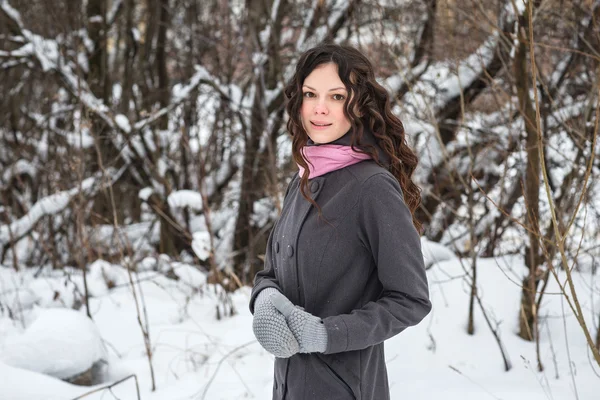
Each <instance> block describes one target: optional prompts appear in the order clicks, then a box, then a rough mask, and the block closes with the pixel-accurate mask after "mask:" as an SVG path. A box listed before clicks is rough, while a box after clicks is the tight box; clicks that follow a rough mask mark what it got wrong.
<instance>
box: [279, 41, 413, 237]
mask: <svg viewBox="0 0 600 400" xmlns="http://www.w3.org/2000/svg"><path fill="white" fill-rule="evenodd" d="M329 63H333V64H335V65H336V66H337V69H338V75H339V77H340V79H341V81H342V82H343V83H344V86H345V87H346V90H347V91H348V97H347V99H346V102H345V103H344V114H345V116H346V118H348V120H349V121H350V123H351V128H350V129H351V131H352V133H351V135H352V139H351V143H352V147H353V148H354V149H355V150H356V151H360V152H363V153H366V154H369V155H370V156H371V157H372V158H373V159H374V160H375V161H376V162H377V163H378V164H379V165H380V166H382V167H384V168H386V169H387V170H388V171H390V172H391V173H392V174H393V175H394V177H395V178H396V179H397V180H398V182H399V183H400V187H401V188H402V192H403V195H404V202H405V203H406V205H407V206H408V208H409V209H410V212H411V214H412V219H413V224H414V226H415V228H416V229H417V231H418V232H419V233H421V228H422V226H421V223H420V222H419V221H418V220H417V219H416V218H415V210H416V209H417V208H418V207H419V205H420V204H421V190H420V188H419V187H418V186H417V185H416V184H415V183H414V182H413V181H412V174H413V172H414V170H415V168H416V166H417V163H418V158H417V156H416V155H415V153H414V152H413V150H412V149H411V148H410V147H409V146H408V143H407V142H406V135H405V133H404V126H403V125H402V122H401V121H400V119H399V118H398V117H397V116H395V115H394V114H393V113H392V105H391V99H390V95H389V94H388V92H387V90H386V89H385V88H384V87H383V86H381V85H380V84H379V83H377V81H376V79H375V72H374V69H373V65H372V64H371V62H370V61H369V59H368V58H367V57H366V56H365V55H363V54H362V53H361V52H360V51H358V50H357V49H355V48H353V47H350V46H344V45H337V44H327V43H325V44H320V45H318V46H316V47H314V48H312V49H310V50H307V51H306V52H305V53H303V54H302V55H301V56H300V59H299V60H298V64H297V66H296V71H295V73H294V76H293V77H292V79H291V80H290V81H289V83H288V85H287V86H286V88H285V96H286V98H287V100H288V102H287V104H286V111H287V113H288V116H289V119H288V122H287V129H288V132H289V133H290V135H292V155H293V157H294V161H295V162H296V163H297V164H298V165H301V166H302V167H303V168H304V174H303V175H302V176H301V177H300V192H301V193H302V195H303V196H304V197H305V198H306V199H307V200H308V201H310V202H311V203H312V204H313V205H314V206H315V207H317V209H318V210H319V215H321V209H320V207H319V206H318V204H317V203H316V202H315V201H314V200H313V199H311V198H310V196H308V195H307V188H308V175H309V168H308V163H307V160H306V159H305V158H304V156H303V154H302V148H303V147H304V146H305V145H306V144H307V142H308V139H309V137H308V134H307V133H306V130H305V129H304V127H303V125H302V121H301V118H300V109H301V107H302V100H303V95H302V85H303V84H304V80H305V79H306V77H307V76H308V75H310V73H311V72H312V71H313V70H314V69H315V68H317V67H318V66H320V65H323V64H329ZM366 130H369V131H371V132H372V133H373V135H374V136H375V139H376V142H377V145H378V146H379V147H380V148H381V150H382V151H384V152H385V153H386V154H387V156H388V157H389V161H390V162H389V165H383V164H382V162H381V160H379V156H378V151H377V149H376V148H375V147H374V146H370V145H366V144H363V140H362V139H363V136H364V135H365V131H366Z"/></svg>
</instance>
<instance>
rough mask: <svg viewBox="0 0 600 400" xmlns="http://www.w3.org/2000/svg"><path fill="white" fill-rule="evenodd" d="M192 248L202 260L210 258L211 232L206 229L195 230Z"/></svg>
mask: <svg viewBox="0 0 600 400" xmlns="http://www.w3.org/2000/svg"><path fill="white" fill-rule="evenodd" d="M192 250H194V253H195V254H196V256H198V258H199V259H200V260H202V261H206V260H208V257H209V256H210V234H209V233H208V232H206V231H202V232H194V237H193V239H192Z"/></svg>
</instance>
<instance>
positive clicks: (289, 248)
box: [287, 246, 294, 257]
mask: <svg viewBox="0 0 600 400" xmlns="http://www.w3.org/2000/svg"><path fill="white" fill-rule="evenodd" d="M287 254H288V256H289V257H292V256H293V255H294V248H293V247H292V246H288V249H287Z"/></svg>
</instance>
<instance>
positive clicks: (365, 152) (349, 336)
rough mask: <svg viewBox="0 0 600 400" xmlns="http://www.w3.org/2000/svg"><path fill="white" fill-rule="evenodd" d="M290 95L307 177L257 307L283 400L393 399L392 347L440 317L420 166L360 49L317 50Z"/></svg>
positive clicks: (284, 224) (305, 59) (298, 183)
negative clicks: (427, 252)
mask: <svg viewBox="0 0 600 400" xmlns="http://www.w3.org/2000/svg"><path fill="white" fill-rule="evenodd" d="M285 94H286V96H287V98H288V100H289V102H288V104H287V112H288V114H289V121H288V124H287V127H288V130H289V133H290V134H291V135H292V138H293V147H292V152H293V157H294V160H295V161H296V163H297V164H298V167H299V173H298V174H296V175H295V176H294V178H293V179H292V181H291V182H290V184H289V186H288V189H287V192H286V195H285V200H284V205H283V210H282V213H281V216H280V217H279V220H278V221H277V224H276V225H275V227H274V228H273V230H272V231H271V235H270V237H269V240H268V243H267V249H266V256H265V268H264V270H263V271H261V272H259V273H258V274H257V275H256V278H255V283H254V288H253V291H252V296H251V299H250V310H251V311H252V312H253V314H254V320H253V329H254V333H255V335H256V337H257V339H258V341H259V342H260V343H261V345H262V346H263V347H264V348H265V349H266V350H268V351H270V352H271V353H272V354H274V355H275V356H276V358H275V377H274V383H273V399H275V400H283V399H285V400H346V399H361V400H383V399H389V398H390V394H389V386H388V378H387V370H386V366H385V356H384V348H383V341H384V340H386V339H389V338H390V337H392V336H394V335H396V334H398V333H400V332H402V331H403V330H404V329H406V328H408V327H409V326H413V325H416V324H417V323H419V322H420V321H421V320H422V319H423V318H424V317H425V316H426V315H427V314H428V313H429V311H430V310H431V303H430V301H429V292H428V285H427V277H426V275H425V268H424V265H423V256H422V253H421V242H420V239H419V230H420V224H419V222H418V221H416V220H415V219H414V217H413V213H414V211H415V209H416V208H417V207H418V205H419V203H420V201H421V197H420V192H419V188H418V187H417V186H416V185H415V184H414V183H413V182H412V180H411V175H412V173H413V171H414V169H415V167H416V165H417V158H416V156H415V154H414V153H413V151H412V150H411V149H410V148H409V147H408V145H407V142H406V139H405V134H404V129H403V126H402V123H401V122H400V120H399V119H398V118H397V117H396V116H394V115H393V114H392V112H391V104H390V96H389V95H388V93H387V91H386V90H385V89H384V88H383V87H382V86H381V85H379V84H378V83H377V81H376V80H375V74H374V71H373V66H372V65H371V63H370V61H369V60H368V59H367V58H366V57H365V56H364V55H363V54H361V53H360V52H359V51H358V50H356V49H354V48H351V47H346V46H338V45H333V44H323V45H319V46H317V47H315V48H313V49H310V50H308V51H307V52H306V53H304V54H303V55H302V56H301V57H300V60H299V61H298V65H297V67H296V71H295V75H294V77H293V78H292V80H291V81H290V83H289V85H288V86H287V88H286V90H285Z"/></svg>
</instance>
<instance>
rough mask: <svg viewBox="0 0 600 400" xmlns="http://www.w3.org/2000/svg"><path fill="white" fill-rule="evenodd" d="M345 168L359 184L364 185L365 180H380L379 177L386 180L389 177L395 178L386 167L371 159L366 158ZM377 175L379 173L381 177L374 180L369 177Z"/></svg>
mask: <svg viewBox="0 0 600 400" xmlns="http://www.w3.org/2000/svg"><path fill="white" fill-rule="evenodd" d="M347 169H348V172H349V173H351V174H352V175H353V176H354V177H355V179H356V180H357V181H358V182H357V183H358V184H360V185H361V186H362V185H364V184H365V183H366V182H367V181H371V182H377V181H380V180H381V178H383V180H387V179H389V178H392V179H393V180H395V179H396V178H394V175H392V173H391V172H389V171H388V170H387V169H385V168H383V167H382V166H380V165H379V164H377V163H376V162H375V161H373V160H367V161H363V162H360V163H357V164H354V165H351V166H350V167H348V168H347ZM377 175H381V177H380V178H376V179H375V180H372V179H370V178H372V177H374V176H377Z"/></svg>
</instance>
